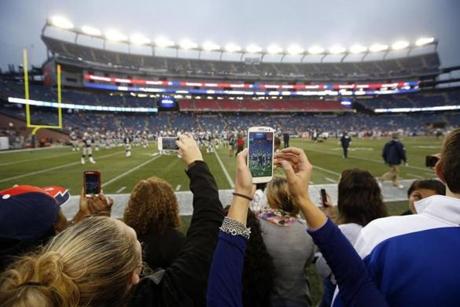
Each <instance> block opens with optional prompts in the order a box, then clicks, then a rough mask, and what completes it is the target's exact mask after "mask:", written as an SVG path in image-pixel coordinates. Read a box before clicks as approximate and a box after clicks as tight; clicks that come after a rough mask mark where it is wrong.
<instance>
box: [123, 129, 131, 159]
mask: <svg viewBox="0 0 460 307" xmlns="http://www.w3.org/2000/svg"><path fill="white" fill-rule="evenodd" d="M131 142H132V138H131V136H130V135H129V134H128V133H126V134H125V135H124V137H123V143H124V144H125V157H126V158H129V157H131Z"/></svg>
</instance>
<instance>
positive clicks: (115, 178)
mask: <svg viewBox="0 0 460 307" xmlns="http://www.w3.org/2000/svg"><path fill="white" fill-rule="evenodd" d="M159 157H160V155H159V154H158V153H156V155H155V156H154V157H153V158H150V159H148V160H147V161H145V162H144V163H141V164H139V165H138V166H136V167H134V168H132V169H130V170H129V171H127V172H124V173H123V174H120V175H118V176H116V177H114V178H112V179H110V180H109V181H107V182H105V183H104V184H103V185H102V187H106V186H108V185H109V184H111V183H113V182H115V181H117V180H118V179H120V178H123V177H125V176H126V175H128V174H131V173H132V172H134V171H137V170H138V169H140V168H141V167H143V166H144V165H147V164H149V163H150V162H152V161H154V160H156V159H158V158H159Z"/></svg>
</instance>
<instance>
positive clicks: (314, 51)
mask: <svg viewBox="0 0 460 307" xmlns="http://www.w3.org/2000/svg"><path fill="white" fill-rule="evenodd" d="M308 53H310V54H321V53H324V48H322V47H320V46H312V47H310V48H308Z"/></svg>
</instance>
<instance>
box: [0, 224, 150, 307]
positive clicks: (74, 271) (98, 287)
mask: <svg viewBox="0 0 460 307" xmlns="http://www.w3.org/2000/svg"><path fill="white" fill-rule="evenodd" d="M141 269H142V251H141V246H140V243H139V242H138V241H137V238H136V233H135V231H134V230H133V229H132V228H130V227H128V226H126V225H125V224H124V223H123V222H120V221H118V220H115V219H111V218H109V217H89V218H86V219H85V220H83V221H81V222H80V223H78V224H76V225H74V226H72V227H69V228H67V229H66V230H64V231H63V232H61V233H60V234H59V235H57V236H56V237H55V238H54V239H53V240H51V241H50V242H49V243H48V244H47V245H46V246H44V247H43V248H41V249H40V250H39V251H37V252H35V253H33V254H30V255H26V256H23V257H21V258H20V259H19V260H18V261H17V262H15V263H13V264H12V265H11V266H10V267H9V268H8V269H7V270H6V271H5V272H3V273H2V275H1V277H0V299H1V301H2V305H3V306H77V305H78V306H90V305H91V306H120V305H123V304H124V303H126V302H125V299H126V298H127V296H128V292H129V290H130V288H131V287H132V286H133V285H134V284H136V283H138V282H139V274H140V271H141Z"/></svg>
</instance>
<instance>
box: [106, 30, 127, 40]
mask: <svg viewBox="0 0 460 307" xmlns="http://www.w3.org/2000/svg"><path fill="white" fill-rule="evenodd" d="M105 38H107V39H108V40H110V41H114V42H122V41H126V40H127V37H126V35H124V34H122V33H120V32H118V31H117V30H115V29H110V30H107V31H106V32H105Z"/></svg>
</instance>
